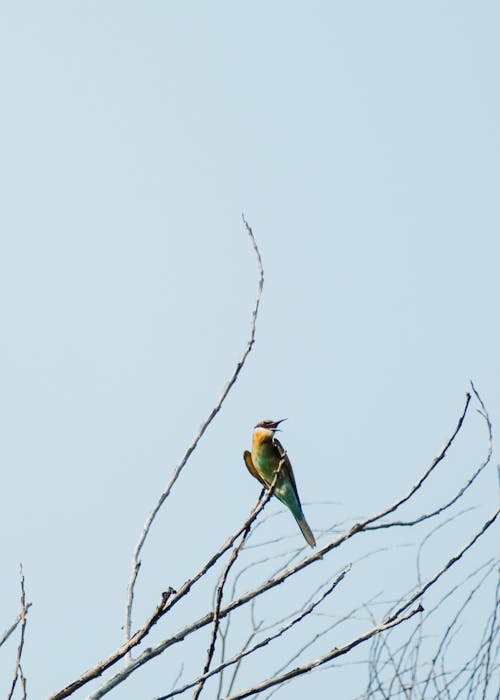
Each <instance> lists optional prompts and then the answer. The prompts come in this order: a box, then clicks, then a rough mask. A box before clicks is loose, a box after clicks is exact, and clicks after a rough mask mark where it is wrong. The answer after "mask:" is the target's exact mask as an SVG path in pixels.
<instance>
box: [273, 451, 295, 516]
mask: <svg viewBox="0 0 500 700" xmlns="http://www.w3.org/2000/svg"><path fill="white" fill-rule="evenodd" d="M273 442H274V444H275V445H276V447H277V448H278V452H279V453H280V458H282V459H283V458H284V459H285V463H284V464H283V466H282V467H281V472H282V473H284V474H285V475H286V476H288V477H289V479H290V483H291V484H292V486H293V490H294V491H295V495H296V496H297V501H298V502H299V504H300V498H299V492H298V491H297V484H296V482H295V474H294V473H293V469H292V463H291V462H290V460H289V459H288V455H287V453H286V450H285V448H284V447H283V445H282V444H281V442H280V441H279V440H278V439H277V438H273Z"/></svg>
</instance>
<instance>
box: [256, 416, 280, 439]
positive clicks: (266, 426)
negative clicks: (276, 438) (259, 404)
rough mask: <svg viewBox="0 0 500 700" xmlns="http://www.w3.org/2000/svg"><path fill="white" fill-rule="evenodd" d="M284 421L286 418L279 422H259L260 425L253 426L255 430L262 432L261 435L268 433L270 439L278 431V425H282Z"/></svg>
mask: <svg viewBox="0 0 500 700" xmlns="http://www.w3.org/2000/svg"><path fill="white" fill-rule="evenodd" d="M284 420H286V418H282V419H281V420H261V421H260V423H257V425H256V426H255V430H259V431H262V432H263V433H270V435H271V437H272V436H273V435H274V433H275V432H276V431H278V430H279V428H278V425H279V424H280V423H283V421H284Z"/></svg>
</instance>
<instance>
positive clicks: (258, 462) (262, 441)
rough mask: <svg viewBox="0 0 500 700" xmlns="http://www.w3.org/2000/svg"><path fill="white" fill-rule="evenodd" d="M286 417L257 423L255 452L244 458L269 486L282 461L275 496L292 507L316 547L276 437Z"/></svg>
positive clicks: (280, 445)
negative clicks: (279, 426)
mask: <svg viewBox="0 0 500 700" xmlns="http://www.w3.org/2000/svg"><path fill="white" fill-rule="evenodd" d="M284 420H285V419H284V418H283V419H282V420H277V421H273V420H263V421H261V422H260V423H257V425H256V426H255V429H254V431H253V438H252V451H251V452H249V451H248V450H245V452H244V454H243V458H244V460H245V464H246V465H247V469H248V471H249V472H250V474H251V475H252V476H254V477H255V478H256V479H257V480H258V481H260V483H261V484H263V485H264V486H265V487H266V488H267V489H269V488H270V487H271V484H272V482H273V479H274V476H275V474H276V471H277V469H278V467H279V465H280V462H281V461H282V460H283V462H282V466H281V470H280V473H279V476H278V480H277V482H276V485H275V487H274V495H275V496H276V497H277V498H279V500H280V501H281V502H282V503H284V504H285V505H286V506H287V508H289V509H290V511H291V512H292V515H293V517H294V518H295V520H296V521H297V523H298V526H299V527H300V530H301V532H302V534H303V535H304V538H305V540H306V542H307V544H309V545H310V546H311V547H314V546H315V545H316V540H315V539H314V535H313V534H312V531H311V528H310V527H309V525H308V524H307V521H306V519H305V517H304V513H303V512H302V506H301V504H300V498H299V493H298V491H297V484H296V483H295V477H294V475H293V469H292V465H291V464H290V460H289V459H288V455H287V453H286V451H285V449H284V448H283V445H282V444H281V443H280V442H279V440H277V439H276V437H275V436H274V434H275V432H276V431H277V430H278V425H279V424H280V423H282V422H283V421H284Z"/></svg>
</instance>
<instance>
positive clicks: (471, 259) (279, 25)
mask: <svg viewBox="0 0 500 700" xmlns="http://www.w3.org/2000/svg"><path fill="white" fill-rule="evenodd" d="M499 77H500V6H499V4H498V3H497V2H493V1H491V2H487V1H484V0H476V1H475V2H462V1H458V2H457V1H453V2H451V1H447V2H445V1H438V2H436V1H434V0H433V1H432V2H429V1H425V0H421V1H420V2H412V3H410V2H399V1H398V2H396V1H393V2H388V1H380V2H369V1H365V2H359V1H357V0H355V1H353V2H326V1H323V2H319V1H315V0H313V1H311V2H296V1H289V0H287V1H286V2H285V1H280V2H246V3H243V2H160V1H159V0H155V1H151V2H142V3H139V2H130V1H125V0H120V2H117V1H115V0H113V1H111V0H109V1H108V0H105V1H103V0H99V1H95V0H86V1H85V2H82V1H78V2H77V1H74V0H64V1H59V2H53V1H51V0H48V1H47V2H33V1H30V0H27V1H19V2H2V3H0V95H1V98H0V104H1V107H0V193H1V195H0V198H1V206H0V327H1V332H0V425H1V428H0V436H1V439H0V459H1V465H2V469H1V473H2V479H1V481H2V485H1V489H0V524H1V527H0V531H1V532H2V537H1V553H2V567H1V577H0V600H1V601H2V605H1V608H0V631H2V630H3V629H4V628H6V627H7V626H8V624H9V623H10V622H11V621H12V619H13V617H14V616H15V615H16V613H17V609H18V596H19V593H18V566H19V562H20V561H22V562H23V565H24V569H25V574H26V586H27V591H28V599H29V600H30V601H32V602H33V607H32V609H31V611H30V614H29V623H28V637H27V642H26V650H25V661H24V670H25V673H26V675H27V676H28V681H29V687H30V689H31V692H32V697H33V698H35V697H36V698H38V697H44V696H46V695H48V694H49V692H51V691H55V690H56V689H58V688H59V687H60V686H62V685H63V684H64V683H66V682H68V681H69V680H71V679H72V678H73V677H75V676H76V675H78V674H79V673H80V672H82V671H83V670H84V669H85V668H86V667H87V666H89V665H91V664H93V663H94V662H96V661H97V660H98V659H100V658H101V657H103V656H104V655H105V654H106V653H108V652H110V651H111V650H112V649H113V648H114V647H115V646H116V645H117V644H118V643H119V642H120V640H121V631H120V626H121V624H122V621H123V607H124V598H125V587H126V583H127V580H128V575H129V560H130V555H131V551H132V547H133V544H134V543H135V541H136V539H137V537H138V535H139V532H140V529H141V527H142V523H143V521H144V519H145V517H146V515H147V512H148V510H149V509H150V508H151V507H152V505H153V504H154V502H155V499H156V497H157V495H158V494H159V492H160V491H161V489H162V487H163V486H164V484H165V483H166V481H167V480H168V478H169V476H170V473H171V471H172V469H173V467H174V465H175V464H176V463H177V461H178V460H179V459H180V457H181V456H182V454H183V452H184V450H185V448H186V447H187V445H188V443H189V441H190V440H191V438H192V436H193V435H194V433H195V431H196V429H197V428H198V426H199V424H200V423H201V421H202V420H203V419H204V417H205V416H206V415H207V413H208V412H209V410H210V408H211V406H212V405H213V404H214V402H215V400H216V398H217V397H218V395H219V393H220V391H221V390H222V388H223V386H224V384H225V382H226V380H227V378H228V376H229V374H230V372H231V371H232V369H233V367H234V364H235V362H236V361H237V359H238V357H239V355H240V354H241V352H242V350H243V347H244V344H245V341H246V338H247V336H248V330H249V323H250V312H251V306H252V303H253V299H254V295H255V289H256V279H257V275H256V267H255V259H254V254H253V251H252V249H251V247H250V245H249V242H248V238H247V236H246V233H245V230H244V228H243V226H242V222H241V213H242V212H244V213H245V216H246V217H247V219H248V221H249V222H250V224H251V225H252V227H253V229H254V232H255V235H256V238H257V240H258V242H259V245H260V248H261V252H262V256H263V260H264V266H265V273H266V283H265V288H264V296H263V301H262V307H261V316H260V318H259V323H258V328H257V342H256V345H255V347H254V350H253V351H252V353H251V355H250V358H249V360H248V363H247V365H246V366H245V368H244V370H243V372H242V374H241V377H240V380H239V382H238V384H237V386H236V387H235V389H234V391H233V392H232V394H231V396H230V398H229V399H228V401H227V403H226V404H225V406H224V408H223V410H222V412H221V414H220V415H219V416H218V418H217V420H216V422H215V423H214V424H213V426H212V427H211V428H210V430H209V432H208V433H207V436H206V440H205V441H204V443H203V444H202V445H201V447H200V449H199V451H198V452H197V453H196V454H195V456H194V458H193V460H192V462H191V463H190V466H189V468H188V470H187V471H186V472H185V473H184V475H183V477H182V479H181V480H180V482H179V484H178V488H177V489H176V491H175V493H174V495H173V497H172V499H171V501H170V502H169V505H168V508H167V509H166V510H165V512H164V513H162V515H161V516H160V518H159V519H158V521H157V523H156V526H155V529H154V531H153V533H152V536H151V541H150V543H149V545H148V547H147V548H146V550H145V552H144V564H143V570H142V578H141V580H140V585H139V589H138V600H137V614H136V617H135V620H136V622H139V621H140V620H142V619H143V617H145V615H146V614H147V613H148V611H149V610H150V608H151V607H152V605H154V604H155V603H156V601H157V599H158V594H159V592H161V591H162V590H164V589H165V588H166V586H167V585H172V586H174V587H177V586H179V585H180V584H181V583H182V582H183V581H184V580H185V579H186V578H187V577H188V576H189V575H190V573H191V572H192V571H193V570H194V568H195V566H196V565H197V564H199V563H200V562H201V561H202V560H203V559H204V558H205V557H206V556H207V554H208V553H209V552H210V551H211V550H212V549H213V548H215V547H216V546H217V547H218V546H219V545H220V543H222V541H223V540H224V538H225V537H226V536H227V535H228V534H229V533H230V532H231V531H232V530H233V529H234V528H235V527H236V526H237V525H238V524H239V523H240V522H241V521H242V519H243V518H244V517H245V516H246V514H247V513H248V511H249V509H250V508H251V507H252V505H253V503H254V502H255V498H256V497H257V494H258V485H257V484H256V482H254V481H252V480H251V479H250V477H249V475H248V474H247V473H246V470H245V467H244V464H243V461H242V457H241V455H242V451H243V449H245V448H246V447H248V445H249V442H250V438H251V431H252V427H253V426H254V424H255V423H256V422H257V421H258V420H260V419H262V418H267V417H269V418H282V417H287V418H288V421H287V423H285V424H284V431H283V433H282V440H283V442H284V444H285V445H286V447H287V449H288V451H289V454H290V455H291V457H292V461H293V464H294V467H295V471H296V477H297V481H298V484H299V490H300V492H301V496H302V499H303V501H305V502H306V503H311V504H312V505H310V506H308V507H307V515H308V520H309V521H310V524H311V526H312V528H313V530H315V531H316V532H318V531H319V530H321V528H325V527H327V526H328V525H331V524H332V523H335V522H340V521H343V520H346V522H352V519H354V518H357V517H359V516H360V515H361V514H368V513H371V512H373V511H375V510H378V509H381V508H382V507H383V506H384V505H386V504H388V503H389V502H391V501H392V500H394V499H395V498H396V497H397V496H399V495H400V494H401V493H403V492H404V491H405V490H406V489H407V488H408V487H409V486H410V485H411V484H413V483H414V482H415V481H416V479H417V478H418V476H419V475H420V473H421V472H422V471H423V469H424V468H425V466H426V465H427V464H428V463H429V462H430V461H431V460H432V458H433V457H434V455H435V454H436V453H437V451H438V450H439V448H440V446H441V445H442V443H443V442H444V440H445V439H446V438H447V436H448V435H449V434H450V432H451V430H452V428H453V426H454V424H455V422H456V419H457V417H458V415H459V413H460V411H461V409H462V406H463V401H464V396H465V393H466V391H468V389H469V380H470V379H473V380H474V382H475V384H476V386H477V388H478V390H479V391H480V393H481V395H482V397H483V399H484V401H485V402H486V404H487V406H488V408H489V411H490V413H491V417H492V420H493V421H494V424H495V423H496V424H497V425H498V424H499V423H500V371H499V358H500V354H499V348H500V331H499V314H498V306H499V299H500V279H499V278H500V274H499V269H500V210H499V192H500V81H499ZM485 449H486V437H485V431H484V426H483V424H482V422H481V420H480V418H479V417H477V416H475V415H471V419H470V423H469V424H468V426H467V432H466V434H465V437H464V439H463V441H462V443H461V444H460V447H459V448H457V449H456V450H455V452H454V453H453V460H454V461H452V462H451V463H450V465H449V466H448V467H447V469H448V471H446V472H445V473H444V476H443V478H437V480H436V482H433V485H432V488H431V489H430V490H428V491H427V492H426V493H425V494H424V495H423V496H422V500H421V501H420V503H421V508H422V509H425V508H427V509H428V508H429V507H432V506H433V505H434V504H435V499H437V500H439V498H441V497H443V498H444V496H442V494H445V493H450V494H451V493H452V492H453V491H454V490H456V488H458V486H459V485H460V484H461V483H462V482H463V480H464V478H465V477H464V475H465V474H466V473H469V471H470V469H471V468H472V466H473V465H474V464H476V463H477V462H478V461H480V459H481V458H482V457H483V455H484V453H485ZM434 489H435V490H434ZM447 489H448V490H447ZM436 494H439V495H436ZM325 500H328V501H331V502H334V503H331V504H330V505H328V506H325V505H323V506H320V505H316V506H315V505H313V504H314V502H316V503H317V502H318V501H325ZM497 501H498V488H497V483H496V475H495V473H494V471H493V470H492V471H491V472H490V473H488V474H486V475H485V476H484V477H483V481H482V482H481V485H480V486H478V488H477V491H475V492H474V494H473V495H472V496H471V501H470V503H469V505H470V504H473V505H477V506H478V507H479V508H478V510H477V511H475V512H474V514H473V515H470V517H469V516H467V519H466V520H465V521H463V526H462V525H457V526H456V527H454V528H453V533H452V535H450V537H449V539H446V538H445V539H443V540H442V541H441V543H440V547H441V549H439V548H437V550H435V551H434V553H433V558H432V560H431V561H430V562H429V571H432V570H433V566H435V565H437V564H438V563H439V562H440V561H442V560H443V557H444V556H445V555H446V554H451V553H452V552H454V551H455V549H456V548H458V546H459V545H460V544H461V543H462V542H463V541H464V540H465V539H466V538H467V537H468V535H469V534H470V533H472V532H473V531H474V529H475V528H477V526H478V525H479V524H480V523H481V522H482V519H483V517H485V516H486V515H487V514H489V513H490V512H491V510H492V509H493V507H494V505H495V503H496V502H497ZM278 510H279V506H278V505H277V504H273V505H272V506H270V508H269V513H273V512H277V511H278ZM415 512H417V511H415ZM460 523H462V520H461V521H460ZM262 527H263V528H265V527H267V528H269V532H268V534H269V536H271V535H272V534H273V533H275V532H277V533H278V534H286V535H290V536H291V535H295V533H296V529H295V525H294V523H293V521H292V520H291V519H290V518H287V517H285V516H282V517H279V518H274V519H271V520H270V521H269V522H268V523H267V524H266V525H263V526H262ZM273 528H276V530H273ZM419 536H420V535H418V534H415V535H412V537H413V538H415V539H416V540H418V537H419ZM325 537H326V535H325ZM409 539H411V538H409ZM495 539H496V541H498V528H497V533H496V534H495V535H490V536H489V538H488V539H486V540H485V542H484V543H483V545H482V550H481V551H480V552H478V555H477V556H478V562H481V561H484V560H485V559H486V558H487V557H488V556H491V554H492V552H493V550H494V549H495V546H494V542H495ZM325 541H326V540H325ZM412 541H413V540H412ZM356 555H357V553H356V551H355V550H353V552H352V553H346V554H345V555H342V556H340V555H339V556H338V557H337V558H336V559H335V561H333V560H332V561H330V560H329V563H328V564H325V565H324V566H325V567H329V568H328V573H327V570H326V568H325V569H324V570H321V569H320V568H317V569H315V573H314V574H313V576H316V577H318V580H323V578H324V577H326V576H327V575H328V574H331V572H332V571H336V570H338V568H339V567H341V566H342V565H343V564H344V563H346V561H347V560H348V557H351V558H353V557H356ZM322 566H323V565H322ZM392 566H394V567H396V568H397V567H399V566H400V564H397V563H396V562H395V561H394V560H392V559H391V561H390V563H389V564H388V569H387V571H389V570H391V571H392V569H391V567H392ZM411 571H412V572H413V569H411ZM464 572H465V569H464ZM379 573H380V578H379V580H378V581H377V583H376V584H375V583H374V588H373V590H372V589H371V588H370V589H368V588H363V586H362V585H361V584H359V589H358V588H356V587H355V585H354V584H353V588H352V589H351V590H354V591H356V593H355V594H354V595H355V598H354V600H356V601H357V602H360V600H361V599H362V598H363V597H364V598H365V599H368V598H369V597H370V595H372V594H373V592H374V591H379V590H385V582H384V578H383V572H379ZM411 580H412V579H410V580H409V581H408V582H406V583H402V584H401V589H400V590H401V591H404V590H405V586H406V585H409V584H410V583H411ZM304 581H305V579H304ZM297 585H298V586H299V591H300V582H298V584H297ZM307 585H310V583H307ZM294 590H297V589H294ZM283 595H285V593H283ZM299 598H300V596H299ZM352 600H353V599H351V602H352ZM210 601H211V597H210V595H208V597H207V596H205V597H203V596H202V595H201V594H200V598H199V599H198V600H197V601H196V606H195V607H194V608H193V610H195V612H194V613H193V614H198V612H205V611H206V610H207V609H208V608H209V604H210ZM341 601H342V602H340V599H339V603H338V607H337V606H336V605H334V606H333V608H334V610H333V611H332V614H333V612H334V613H335V614H340V613H342V612H343V611H345V610H346V609H347V606H348V602H345V601H344V599H341ZM294 604H295V603H293V602H292V603H290V605H291V606H292V607H293V605H294ZM193 605H194V604H193ZM191 612H192V611H189V610H188V611H187V613H186V614H187V615H188V616H189V614H191ZM176 624H177V623H172V626H171V627H172V629H175V628H176ZM179 624H180V623H179ZM166 628H167V627H165V628H164V629H163V630H161V631H160V632H159V633H158V636H157V638H158V639H160V638H162V634H161V632H165V630H166ZM169 629H170V627H169ZM163 636H164V635H163ZM200 640H201V641H200V645H201V646H200V648H201V649H202V651H204V650H205V649H206V646H207V644H208V638H207V636H206V635H205V636H204V637H203V638H201V637H200ZM342 641H347V639H344V638H343V637H342V635H340V637H336V636H332V637H330V638H328V639H327V640H325V642H324V645H323V646H321V645H319V646H318V647H317V650H318V653H319V651H321V649H323V650H325V649H328V648H330V647H333V646H335V645H339V644H340V643H341V642H342ZM15 644H16V641H15V640H12V643H11V644H10V646H8V647H7V646H4V647H3V648H2V649H0V669H1V672H0V678H4V679H5V678H10V674H11V671H12V668H13V663H14V657H15ZM188 648H190V647H187V646H186V647H183V649H179V651H175V654H174V655H173V656H172V660H171V661H170V660H169V658H167V659H165V661H162V662H160V664H158V665H157V666H156V667H155V672H154V674H152V675H151V676H148V672H147V671H145V672H143V673H142V675H141V676H140V680H139V681H134V683H132V684H131V685H130V689H129V690H126V689H125V688H123V689H121V690H118V691H116V692H115V693H114V695H113V694H111V695H110V697H119V698H125V699H127V698H138V697H141V698H142V697H143V698H151V697H153V696H154V695H155V694H161V693H163V692H166V691H167V690H168V689H169V688H170V685H171V683H172V681H173V679H174V678H175V676H176V675H177V672H178V669H179V663H180V660H181V659H182V655H183V653H184V654H185V653H186V650H187V649H188ZM267 653H268V652H266V654H267ZM311 653H312V652H311ZM200 658H201V661H200V664H202V661H203V656H201V657H200ZM279 658H280V659H282V658H286V653H284V656H283V657H279ZM305 658H309V657H308V654H306V655H305ZM259 663H261V664H262V665H261V666H260V667H259V666H257V667H253V670H252V672H251V676H250V677H253V679H254V680H259V679H260V678H261V676H262V677H265V675H267V672H268V671H269V670H270V669H268V668H267V667H266V666H265V664H264V662H259ZM279 663H280V662H279V661H278V662H276V663H275V664H274V666H275V667H276V666H278V665H279ZM271 670H272V667H271ZM247 681H248V677H243V676H242V679H241V686H239V687H242V686H243V685H246V684H247ZM342 682H345V683H346V685H344V686H342V685H340V686H339V681H338V680H337V677H336V676H335V671H334V670H330V671H328V672H324V673H318V674H316V675H315V676H312V677H311V678H305V679H302V680H301V681H300V682H298V683H297V685H296V686H289V687H288V688H287V690H286V691H283V692H282V693H281V694H278V695H277V697H286V698H287V699H289V700H295V698H302V697H303V693H304V692H306V691H307V692H312V696H315V697H326V695H324V696H321V692H326V690H325V689H327V690H329V691H330V690H331V689H332V688H334V687H335V688H336V689H337V691H338V697H339V698H344V697H345V698H347V697H350V695H349V690H350V685H349V681H342ZM2 684H3V685H2V688H0V693H3V692H4V690H3V688H4V687H6V684H5V680H4V681H2ZM314 689H315V690H314ZM314 692H316V695H314ZM78 697H85V693H82V694H80V695H79V696H78ZM207 697H210V692H209V691H208V692H207Z"/></svg>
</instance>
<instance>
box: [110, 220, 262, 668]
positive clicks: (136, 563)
mask: <svg viewBox="0 0 500 700" xmlns="http://www.w3.org/2000/svg"><path fill="white" fill-rule="evenodd" d="M243 223H244V225H245V228H246V230H247V233H248V235H249V237H250V241H251V243H252V246H253V249H254V251H255V254H256V256H257V267H258V274H259V280H258V286H257V295H256V298H255V303H254V307H253V311H252V320H251V324H250V336H249V338H248V341H247V344H246V346H245V349H244V350H243V354H242V355H241V357H240V359H239V360H238V362H237V363H236V367H235V369H234V371H233V373H232V374H231V376H230V378H229V380H228V382H227V384H226V386H225V387H224V390H223V391H222V394H221V395H220V397H219V399H218V400H217V402H216V404H215V406H214V407H213V408H212V410H211V411H210V413H209V414H208V416H207V417H206V418H205V420H204V421H203V423H202V424H201V426H200V427H199V429H198V432H197V433H196V435H195V436H194V438H193V440H192V442H191V444H190V445H189V447H188V448H187V450H186V452H185V454H184V456H183V458H182V459H181V461H180V462H179V464H178V465H177V466H176V467H175V469H174V471H173V474H172V476H171V478H170V480H169V482H168V484H167V485H166V486H165V488H164V489H163V491H162V493H161V495H160V497H159V498H158V501H157V502H156V505H155V506H154V508H153V509H152V510H151V512H150V513H149V515H148V517H147V518H146V522H145V523H144V527H143V529H142V532H141V535H140V537H139V539H138V540H137V543H136V545H135V548H134V551H133V554H132V562H131V573H130V580H129V584H128V587H127V598H126V604H125V623H124V626H123V634H124V638H125V642H127V641H128V640H129V639H130V637H131V633H132V607H133V604H134V593H135V584H136V581H137V577H138V575H139V570H140V567H141V561H140V555H141V551H142V548H143V546H144V543H145V541H146V538H147V537H148V534H149V531H150V529H151V526H152V525H153V522H154V520H155V518H156V516H157V515H158V512H159V511H160V508H161V507H162V505H163V503H164V502H165V501H166V499H167V498H168V497H169V495H170V492H171V491H172V488H173V486H174V484H175V482H176V481H177V479H178V478H179V476H180V474H181V472H182V470H183V469H184V467H185V466H186V464H187V462H188V460H189V458H190V457H191V455H192V454H193V452H194V451H195V449H196V447H197V446H198V443H199V442H200V440H201V438H202V437H203V435H204V433H205V431H206V430H207V428H208V427H209V425H210V424H211V423H212V421H213V420H214V418H215V416H216V415H217V414H218V413H219V411H220V409H221V407H222V404H223V403H224V401H225V400H226V398H227V396H228V394H229V392H230V391H231V389H232V387H233V386H234V384H235V382H236V380H237V379H238V376H239V374H240V372H241V370H242V368H243V365H244V364H245V362H246V359H247V357H248V355H249V354H250V351H251V350H252V347H253V344H254V342H255V329H256V324H257V315H258V313H259V306H260V300H261V297H262V289H263V287H264V268H263V266H262V258H261V256H260V251H259V248H258V246H257V242H256V240H255V236H254V234H253V231H252V228H251V226H250V225H249V224H248V222H247V221H246V219H245V217H244V216H243ZM127 657H128V660H129V661H130V655H129V653H127Z"/></svg>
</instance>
